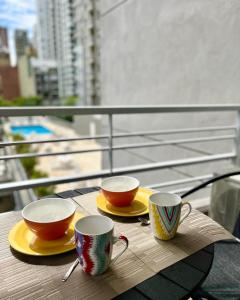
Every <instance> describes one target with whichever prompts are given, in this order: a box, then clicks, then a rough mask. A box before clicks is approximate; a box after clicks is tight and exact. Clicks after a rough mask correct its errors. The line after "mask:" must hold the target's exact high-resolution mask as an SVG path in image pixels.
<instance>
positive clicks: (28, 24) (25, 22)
mask: <svg viewBox="0 0 240 300" xmlns="http://www.w3.org/2000/svg"><path fill="white" fill-rule="evenodd" d="M35 23H36V7H35V0H0V26H2V27H7V28H8V39H9V47H10V52H11V63H12V64H13V65H14V64H15V63H16V54H15V51H14V39H13V35H14V29H17V28H19V29H26V30H28V32H29V36H30V37H32V28H33V25H34V24H35Z"/></svg>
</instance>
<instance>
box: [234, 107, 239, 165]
mask: <svg viewBox="0 0 240 300" xmlns="http://www.w3.org/2000/svg"><path fill="white" fill-rule="evenodd" d="M235 152H236V157H235V158H234V163H235V164H236V165H237V166H240V110H237V124H236V137H235Z"/></svg>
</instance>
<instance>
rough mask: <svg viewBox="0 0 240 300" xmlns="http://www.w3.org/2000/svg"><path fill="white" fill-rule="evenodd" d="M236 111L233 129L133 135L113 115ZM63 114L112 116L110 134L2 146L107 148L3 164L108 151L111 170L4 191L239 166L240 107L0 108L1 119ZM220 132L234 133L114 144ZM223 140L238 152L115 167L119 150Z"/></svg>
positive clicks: (4, 188) (14, 185)
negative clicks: (83, 143)
mask: <svg viewBox="0 0 240 300" xmlns="http://www.w3.org/2000/svg"><path fill="white" fill-rule="evenodd" d="M230 111H231V112H236V113H237V116H236V125H231V126H229V125H228V126H224V125H223V126H206V127H195V128H184V129H171V130H149V131H136V132H129V133H114V124H113V116H115V115H125V114H128V115H131V114H132V115H136V114H154V115H156V114H166V113H168V114H171V113H193V112H194V113H198V112H206V113H209V112H222V113H224V112H230ZM62 115H71V116H74V115H106V116H107V117H108V133H107V134H101V135H94V136H81V137H79V138H67V137H63V138H54V139H42V140H30V141H29V140H25V141H2V142H0V147H1V148H3V149H7V148H8V147H9V146H14V145H15V146H16V145H22V144H40V143H61V142H71V141H80V140H107V141H108V144H107V146H101V147H98V148H90V149H84V150H77V151H61V152H51V153H49V152H40V153H26V154H6V153H7V151H5V154H4V155H1V156H0V161H1V160H2V161H9V160H17V159H20V158H29V157H43V156H56V155H67V154H68V155H69V154H72V155H74V154H79V153H90V152H97V151H101V152H108V159H109V168H107V169H102V170H100V171H98V172H91V173H84V174H80V175H75V176H66V177H54V178H40V179H32V180H31V179H29V180H21V181H17V182H7V183H2V184H0V191H16V190H22V189H29V188H33V187H38V186H47V185H55V184H63V183H69V182H76V181H84V180H89V179H96V178H103V177H107V176H113V175H123V174H130V173H138V172H146V171H152V170H160V169H166V168H172V167H182V166H189V165H195V164H201V163H206V162H214V161H220V160H225V159H231V160H234V162H235V163H239V161H240V158H239V156H240V155H239V154H240V143H239V142H240V121H239V120H240V118H239V116H240V106H239V105H196V106H195V105H194V106H190V105H187V106H183V105H181V106H114V107H108V106H91V107H88V106H84V107H34V108H33V107H24V108H23V107H9V108H6V107H4V108H0V116H1V117H2V118H4V117H27V116H29V117H33V116H62ZM218 131H221V132H222V131H228V132H229V131H232V132H233V133H231V134H226V135H218V136H206V137H194V138H177V139H168V140H164V141H157V140H154V141H148V142H144V143H143V142H141V143H130V144H121V145H113V140H115V139H119V138H131V137H150V136H151V137H152V136H154V135H156V136H157V135H171V134H184V133H199V132H218ZM222 140H234V145H235V146H234V149H232V151H231V152H228V153H221V154H210V155H201V156H198V157H192V158H184V159H177V160H169V161H164V162H154V163H147V164H141V165H135V166H128V167H119V168H116V167H114V165H113V153H114V151H116V150H122V149H137V148H146V147H150V148H151V147H160V146H161V147H164V146H166V145H182V144H187V143H191V144H192V143H199V142H201V143H204V142H209V141H222ZM211 176H212V174H206V175H203V176H197V177H192V178H187V179H182V180H175V181H170V182H164V183H157V182H156V183H153V184H152V185H151V187H152V188H156V187H158V188H159V187H166V186H174V185H178V184H186V183H190V182H194V181H201V180H205V179H207V178H210V177H211Z"/></svg>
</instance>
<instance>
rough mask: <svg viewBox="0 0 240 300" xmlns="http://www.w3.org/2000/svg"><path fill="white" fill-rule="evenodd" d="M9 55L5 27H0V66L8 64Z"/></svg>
mask: <svg viewBox="0 0 240 300" xmlns="http://www.w3.org/2000/svg"><path fill="white" fill-rule="evenodd" d="M9 65H10V56H9V48H8V35H7V29H6V28H4V27H0V66H9Z"/></svg>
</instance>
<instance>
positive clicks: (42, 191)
mask: <svg viewBox="0 0 240 300" xmlns="http://www.w3.org/2000/svg"><path fill="white" fill-rule="evenodd" d="M54 191H55V187H54V186H39V187H37V188H34V192H35V193H36V195H37V196H38V197H39V198H41V197H45V196H48V195H52V194H54Z"/></svg>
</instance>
